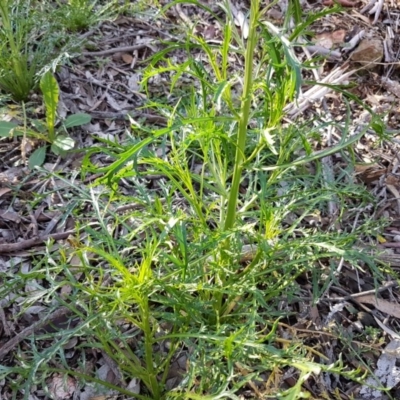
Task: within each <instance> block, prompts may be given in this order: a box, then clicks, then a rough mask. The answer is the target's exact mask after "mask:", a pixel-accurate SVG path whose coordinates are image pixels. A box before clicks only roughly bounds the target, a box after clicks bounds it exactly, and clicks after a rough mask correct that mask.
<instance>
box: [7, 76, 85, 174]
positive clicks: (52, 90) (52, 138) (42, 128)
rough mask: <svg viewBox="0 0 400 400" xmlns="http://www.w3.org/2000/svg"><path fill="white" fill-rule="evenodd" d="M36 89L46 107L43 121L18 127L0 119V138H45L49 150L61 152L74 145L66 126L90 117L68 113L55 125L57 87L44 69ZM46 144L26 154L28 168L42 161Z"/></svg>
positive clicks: (56, 152) (77, 124)
mask: <svg viewBox="0 0 400 400" xmlns="http://www.w3.org/2000/svg"><path fill="white" fill-rule="evenodd" d="M40 89H41V91H42V94H43V101H44V105H45V110H46V123H45V124H44V123H42V122H41V121H32V128H27V127H26V126H24V127H20V126H18V124H16V123H12V122H6V121H0V137H1V136H2V137H7V136H9V135H10V134H12V135H26V136H29V137H33V138H36V139H39V140H41V141H45V142H47V143H49V144H50V150H51V151H52V152H53V153H54V154H56V155H65V154H66V152H68V151H69V150H72V149H73V148H74V146H75V142H74V140H73V139H72V138H71V137H70V136H68V134H67V129H70V128H73V127H76V126H81V125H84V124H87V123H89V122H90V120H91V116H90V115H89V114H85V113H79V114H72V115H70V116H68V117H67V118H66V119H65V120H64V121H62V122H61V126H60V127H58V128H57V121H56V114H57V106H58V101H59V88H58V83H57V80H56V79H55V78H54V76H53V74H52V73H51V72H50V71H48V72H46V73H45V74H44V75H43V76H42V79H41V80H40ZM47 150H48V145H44V146H41V147H39V148H37V149H36V150H34V151H33V153H32V154H31V155H30V157H29V167H30V168H31V169H32V168H34V167H36V166H40V165H42V164H43V162H44V160H45V157H46V153H47Z"/></svg>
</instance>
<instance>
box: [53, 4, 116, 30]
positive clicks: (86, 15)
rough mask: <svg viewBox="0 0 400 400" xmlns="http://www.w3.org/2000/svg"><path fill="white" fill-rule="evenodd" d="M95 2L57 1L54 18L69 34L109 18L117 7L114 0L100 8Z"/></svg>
mask: <svg viewBox="0 0 400 400" xmlns="http://www.w3.org/2000/svg"><path fill="white" fill-rule="evenodd" d="M98 3H99V1H97V0H68V1H62V2H61V1H59V0H57V4H58V8H57V10H56V13H55V15H56V17H57V18H58V20H59V21H60V22H61V24H62V26H63V27H64V28H66V29H67V30H69V31H71V32H77V31H82V30H84V29H87V28H89V27H90V26H92V25H94V24H96V23H98V22H100V21H102V20H104V19H108V18H110V17H111V16H112V15H114V14H115V10H114V8H115V7H117V6H118V2H117V1H116V0H113V1H108V2H107V3H106V5H103V6H100V5H99V4H98Z"/></svg>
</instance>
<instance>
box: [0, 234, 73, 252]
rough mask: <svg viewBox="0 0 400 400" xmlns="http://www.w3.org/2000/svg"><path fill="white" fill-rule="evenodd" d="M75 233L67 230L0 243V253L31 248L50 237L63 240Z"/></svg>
mask: <svg viewBox="0 0 400 400" xmlns="http://www.w3.org/2000/svg"><path fill="white" fill-rule="evenodd" d="M73 234H75V231H66V232H61V233H53V234H51V235H44V236H39V237H35V238H32V239H27V240H23V241H22V242H17V243H4V244H0V254H5V253H14V252H16V251H20V250H25V249H29V248H30V247H33V246H37V245H39V244H43V243H44V242H47V241H48V240H49V239H53V240H56V241H57V240H63V239H66V238H67V237H68V236H69V235H73Z"/></svg>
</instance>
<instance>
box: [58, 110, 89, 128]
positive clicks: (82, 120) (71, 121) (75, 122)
mask: <svg viewBox="0 0 400 400" xmlns="http://www.w3.org/2000/svg"><path fill="white" fill-rule="evenodd" d="M91 120H92V117H91V115H89V114H85V113H80V114H72V115H70V116H69V117H68V118H67V119H66V120H65V121H64V122H63V125H64V127H65V128H66V129H68V128H72V127H73V126H81V125H85V124H88V123H89V122H90V121H91Z"/></svg>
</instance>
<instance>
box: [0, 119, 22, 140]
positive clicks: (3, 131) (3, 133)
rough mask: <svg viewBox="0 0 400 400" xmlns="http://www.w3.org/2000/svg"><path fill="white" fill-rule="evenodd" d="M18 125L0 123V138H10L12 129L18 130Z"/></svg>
mask: <svg viewBox="0 0 400 400" xmlns="http://www.w3.org/2000/svg"><path fill="white" fill-rule="evenodd" d="M17 126H18V125H17V124H15V123H14V122H7V121H0V137H8V136H10V132H11V129H14V128H16V127H17Z"/></svg>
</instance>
